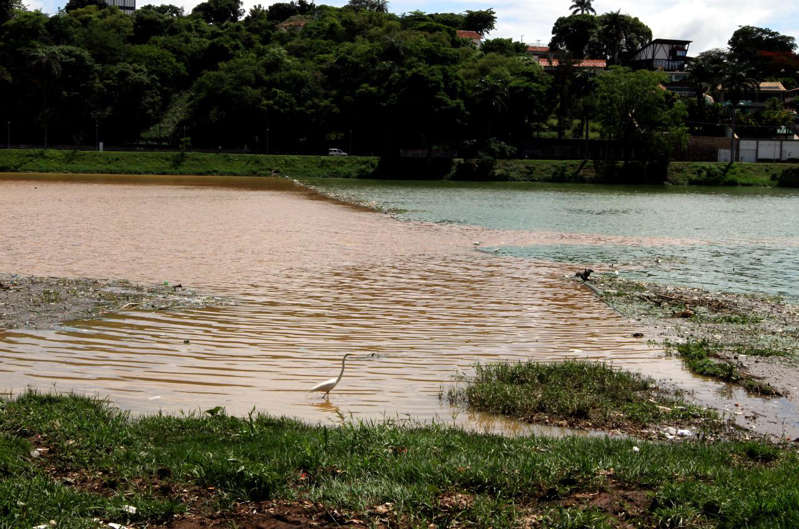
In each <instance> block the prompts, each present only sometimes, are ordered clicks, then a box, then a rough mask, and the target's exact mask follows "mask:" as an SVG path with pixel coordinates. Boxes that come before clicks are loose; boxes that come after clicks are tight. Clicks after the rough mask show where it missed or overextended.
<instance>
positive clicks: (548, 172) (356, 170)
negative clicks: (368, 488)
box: [0, 149, 799, 186]
mask: <svg viewBox="0 0 799 529" xmlns="http://www.w3.org/2000/svg"><path fill="white" fill-rule="evenodd" d="M377 163H378V159H377V158H376V157H369V156H296V155H262V154H216V153H199V152H185V153H183V152H143V151H142V152H121V151H120V152H113V151H109V152H102V153H101V152H97V151H78V150H71V151H64V150H44V149H0V172H43V173H48V172H62V173H105V174H177V175H229V176H270V175H272V174H280V175H284V176H290V177H293V178H325V177H335V178H369V177H374V176H375V169H376V168H377ZM726 165H727V164H725V163H717V162H672V163H671V164H670V166H669V174H668V181H669V182H670V183H673V184H680V185H727V186H775V185H777V183H778V180H779V177H780V175H781V174H782V172H783V171H784V170H786V169H790V168H793V169H796V168H799V164H776V163H736V164H734V165H733V166H732V168H730V170H729V171H727V172H726V173H725V172H724V171H725V169H726ZM485 178H486V179H487V180H499V181H509V182H597V176H596V171H595V168H594V163H593V162H592V161H590V160H589V161H587V162H585V163H583V161H582V160H497V162H496V166H495V167H494V169H493V172H492V174H490V175H486V177H485Z"/></svg>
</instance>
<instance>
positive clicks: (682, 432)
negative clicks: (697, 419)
mask: <svg viewBox="0 0 799 529" xmlns="http://www.w3.org/2000/svg"><path fill="white" fill-rule="evenodd" d="M677 435H679V436H680V437H691V436H692V435H694V432H692V431H691V430H677Z"/></svg>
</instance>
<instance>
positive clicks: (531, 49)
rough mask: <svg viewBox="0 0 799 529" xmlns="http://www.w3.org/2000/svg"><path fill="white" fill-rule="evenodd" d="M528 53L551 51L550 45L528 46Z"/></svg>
mask: <svg viewBox="0 0 799 529" xmlns="http://www.w3.org/2000/svg"><path fill="white" fill-rule="evenodd" d="M527 52H528V53H549V46H527Z"/></svg>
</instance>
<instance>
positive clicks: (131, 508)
mask: <svg viewBox="0 0 799 529" xmlns="http://www.w3.org/2000/svg"><path fill="white" fill-rule="evenodd" d="M122 510H123V511H125V512H127V513H130V514H136V510H137V509H136V507H134V506H133V505H123V506H122Z"/></svg>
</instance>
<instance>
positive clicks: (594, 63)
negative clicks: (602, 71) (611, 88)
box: [538, 57, 608, 68]
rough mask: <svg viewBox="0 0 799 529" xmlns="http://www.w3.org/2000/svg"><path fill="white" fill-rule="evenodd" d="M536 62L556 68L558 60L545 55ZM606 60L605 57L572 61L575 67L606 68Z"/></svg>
mask: <svg viewBox="0 0 799 529" xmlns="http://www.w3.org/2000/svg"><path fill="white" fill-rule="evenodd" d="M538 64H540V65H541V66H552V67H555V68H557V67H558V65H559V64H560V61H558V60H557V59H548V58H546V57H539V59H538ZM607 66H608V61H606V60H605V59H583V60H581V61H579V62H576V63H574V67H575V68H607Z"/></svg>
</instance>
